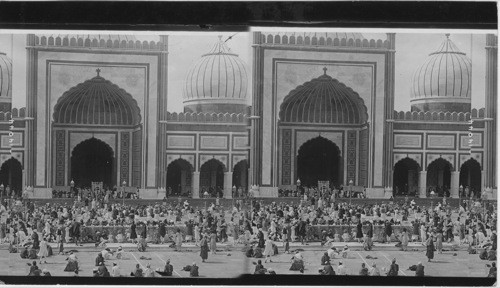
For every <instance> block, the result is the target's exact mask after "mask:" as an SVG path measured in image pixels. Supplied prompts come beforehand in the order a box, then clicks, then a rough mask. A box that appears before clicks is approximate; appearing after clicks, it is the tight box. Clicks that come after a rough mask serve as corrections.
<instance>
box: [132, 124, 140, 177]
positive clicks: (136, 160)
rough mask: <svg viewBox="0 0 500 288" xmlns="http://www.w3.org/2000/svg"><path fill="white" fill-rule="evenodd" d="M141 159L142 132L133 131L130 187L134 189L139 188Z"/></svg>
mask: <svg viewBox="0 0 500 288" xmlns="http://www.w3.org/2000/svg"><path fill="white" fill-rule="evenodd" d="M141 159H142V131H141V130H138V131H134V132H133V133H132V181H131V182H132V185H131V186H134V187H140V186H141V174H142V169H141V164H142V163H141V162H142V161H141Z"/></svg>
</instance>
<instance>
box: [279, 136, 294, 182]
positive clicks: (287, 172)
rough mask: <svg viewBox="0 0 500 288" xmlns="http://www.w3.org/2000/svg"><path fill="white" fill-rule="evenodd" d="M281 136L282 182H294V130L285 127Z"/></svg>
mask: <svg viewBox="0 0 500 288" xmlns="http://www.w3.org/2000/svg"><path fill="white" fill-rule="evenodd" d="M282 133H283V137H282V138H281V154H282V156H281V161H282V162H281V184H282V185H291V184H292V179H291V177H292V130H291V129H283V130H282Z"/></svg>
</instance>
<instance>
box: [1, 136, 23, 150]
mask: <svg viewBox="0 0 500 288" xmlns="http://www.w3.org/2000/svg"><path fill="white" fill-rule="evenodd" d="M11 133H12V136H9V135H8V134H4V135H2V136H1V140H0V142H1V143H0V148H5V149H10V147H11V146H20V147H22V146H23V133H21V132H11Z"/></svg>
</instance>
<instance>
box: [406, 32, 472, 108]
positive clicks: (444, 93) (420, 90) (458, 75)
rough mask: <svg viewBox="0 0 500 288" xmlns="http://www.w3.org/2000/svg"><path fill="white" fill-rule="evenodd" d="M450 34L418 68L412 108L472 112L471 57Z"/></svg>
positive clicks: (414, 81)
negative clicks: (454, 41)
mask: <svg viewBox="0 0 500 288" xmlns="http://www.w3.org/2000/svg"><path fill="white" fill-rule="evenodd" d="M449 36H450V34H446V40H444V42H443V43H442V44H441V46H439V49H438V50H437V51H435V52H433V53H431V54H429V57H428V58H427V60H426V61H425V62H424V63H423V64H422V65H421V66H420V67H419V68H418V69H417V70H416V71H415V74H414V76H413V86H412V88H411V100H410V101H411V105H412V111H431V112H432V111H436V112H440V111H442V112H470V107H471V95H470V94H471V82H472V73H471V72H472V69H471V65H472V64H471V60H470V59H469V58H468V57H467V56H466V54H465V53H463V52H460V50H459V49H458V47H457V46H456V45H455V44H454V43H453V42H452V41H451V40H450V38H449Z"/></svg>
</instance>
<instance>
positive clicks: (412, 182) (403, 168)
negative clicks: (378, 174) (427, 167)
mask: <svg viewBox="0 0 500 288" xmlns="http://www.w3.org/2000/svg"><path fill="white" fill-rule="evenodd" d="M419 171H420V165H418V163H417V161H415V160H413V159H411V158H408V157H406V158H404V159H401V160H399V161H398V162H397V163H396V164H395V165H394V176H393V186H392V187H393V189H394V190H393V192H394V195H396V196H398V195H415V194H416V193H417V192H418V180H419V173H418V172H419Z"/></svg>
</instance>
